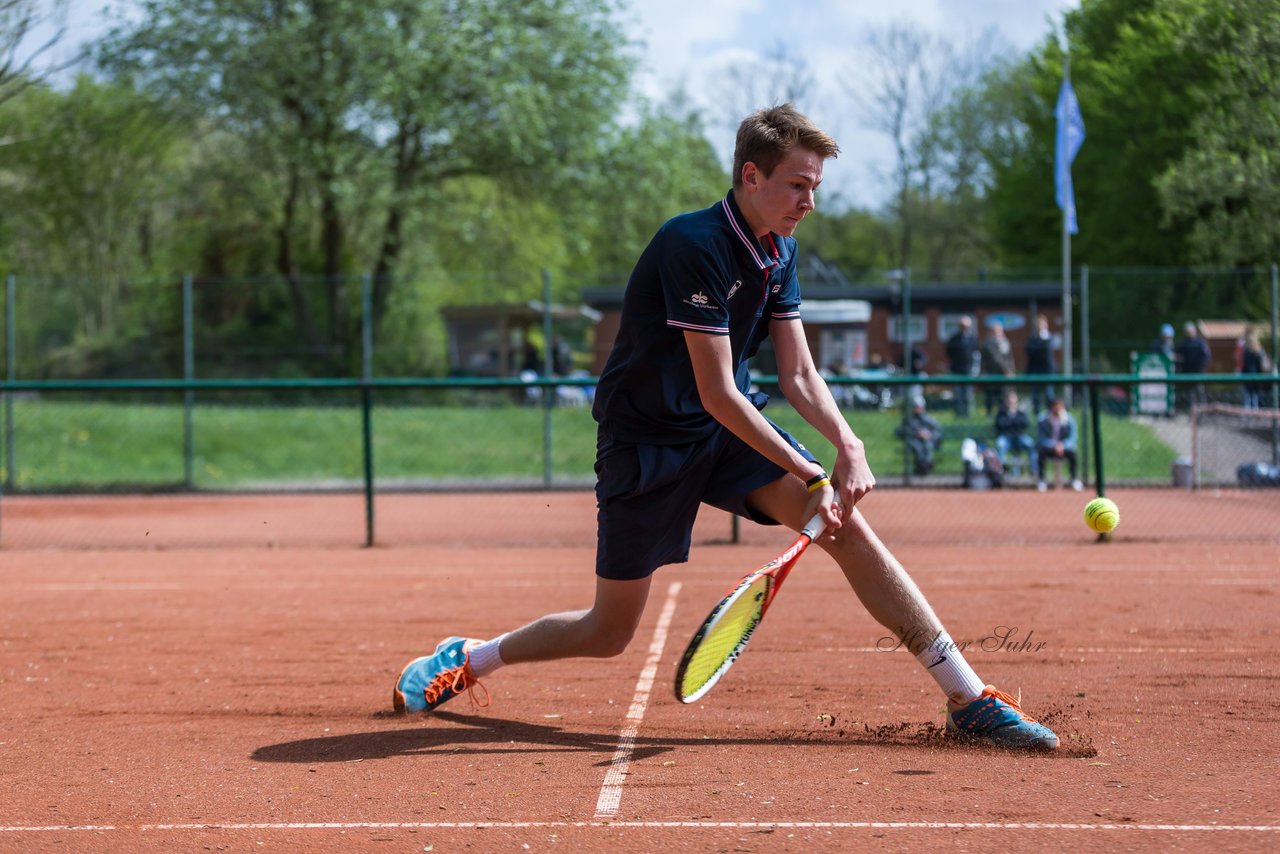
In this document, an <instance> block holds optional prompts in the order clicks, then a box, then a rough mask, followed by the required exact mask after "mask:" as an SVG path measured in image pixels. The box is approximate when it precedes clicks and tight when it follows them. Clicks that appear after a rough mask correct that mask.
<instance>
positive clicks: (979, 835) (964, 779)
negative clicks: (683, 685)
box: [0, 490, 1280, 852]
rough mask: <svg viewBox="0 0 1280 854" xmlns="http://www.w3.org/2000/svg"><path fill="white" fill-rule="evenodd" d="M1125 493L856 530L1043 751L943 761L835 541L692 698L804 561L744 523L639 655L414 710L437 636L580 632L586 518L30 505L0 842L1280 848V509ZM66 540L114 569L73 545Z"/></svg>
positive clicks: (587, 552) (499, 512) (507, 499)
mask: <svg viewBox="0 0 1280 854" xmlns="http://www.w3.org/2000/svg"><path fill="white" fill-rule="evenodd" d="M1111 496H1112V497H1113V498H1115V499H1116V500H1117V501H1118V502H1119V504H1120V506H1121V508H1122V525H1121V528H1120V529H1119V530H1118V531H1117V533H1116V536H1115V539H1114V540H1113V541H1112V542H1109V543H1098V542H1096V541H1095V540H1094V538H1093V536H1092V535H1091V534H1090V532H1088V531H1087V530H1086V529H1085V528H1084V526H1083V524H1082V523H1081V522H1080V521H1079V505H1080V504H1081V501H1080V496H1078V495H1075V494H1071V493H1065V494H1064V493H1049V494H1046V495H1040V496H1036V495H1028V494H1027V493H1025V492H1012V491H1011V492H1007V493H1004V494H998V493H990V494H987V495H983V496H981V498H980V499H979V500H977V501H975V499H974V497H973V495H972V494H971V493H965V492H959V491H938V492H922V491H907V490H898V491H888V490H886V491H883V492H879V493H876V494H874V495H873V496H872V497H871V498H869V499H868V500H867V502H866V503H865V504H864V509H865V512H866V514H867V516H868V517H869V518H870V519H871V520H872V522H873V524H875V525H876V526H877V527H878V528H879V529H880V531H881V534H882V536H883V537H884V539H886V541H888V542H889V544H890V545H891V546H892V547H894V549H895V551H896V552H897V554H898V555H899V557H900V558H901V559H902V560H903V562H904V563H905V564H906V565H907V566H908V568H909V569H910V570H911V571H912V573H913V575H914V576H915V577H916V579H917V580H918V581H919V583H920V584H921V586H922V587H923V588H924V590H925V591H926V593H927V594H928V595H929V597H930V599H931V601H932V602H933V604H934V606H935V608H936V609H937V610H938V611H939V613H940V615H941V616H942V618H943V620H944V622H946V623H947V625H948V627H949V629H950V632H951V634H952V636H953V637H954V638H955V639H956V640H957V641H965V640H968V641H970V642H971V646H970V647H969V649H968V657H969V659H970V661H971V662H972V663H973V664H974V666H975V668H976V669H977V671H978V672H979V674H980V675H982V676H983V677H984V678H985V679H987V680H988V681H990V682H993V683H995V684H997V685H998V686H1000V687H1001V688H1003V689H1004V690H1006V691H1009V692H1010V693H1014V694H1017V693H1018V692H1019V691H1020V692H1021V693H1022V696H1023V700H1024V705H1025V707H1026V708H1027V710H1028V711H1029V712H1030V713H1032V714H1033V715H1036V716H1037V717H1040V718H1041V719H1042V720H1044V721H1045V722H1047V723H1049V724H1050V725H1051V726H1053V727H1054V728H1055V729H1056V730H1057V732H1058V734H1059V735H1060V736H1061V738H1062V745H1061V748H1060V749H1059V750H1058V751H1057V753H1056V754H1054V755H1021V754H1012V753H1007V752H1001V751H997V750H994V749H986V748H980V747H974V746H961V745H956V744H953V743H949V742H947V741H945V740H944V739H943V737H942V734H941V725H942V713H941V709H942V701H941V698H940V696H939V694H938V692H937V690H936V689H935V687H934V686H933V683H932V682H931V681H930V680H929V679H928V678H927V677H926V675H925V674H924V673H923V672H922V671H921V670H920V668H919V667H918V665H917V664H916V663H915V661H914V660H913V659H912V658H911V656H910V655H909V654H908V653H907V652H905V651H888V650H887V649H886V647H889V646H892V645H893V644H892V643H888V642H886V641H885V640H884V638H885V637H886V635H887V632H886V631H885V630H884V629H882V628H880V627H879V626H877V625H876V624H875V623H874V622H872V620H871V619H870V618H869V617H868V616H867V615H866V614H865V612H863V610H862V609H861V607H860V606H859V605H858V603H857V602H856V600H855V599H854V598H853V596H852V594H851V593H850V592H849V590H848V588H847V586H846V584H845V582H844V580H843V579H842V577H841V576H840V575H839V573H838V571H837V570H836V568H835V566H834V564H833V563H832V562H831V561H830V560H829V559H828V558H827V557H826V556H825V555H824V554H822V553H821V552H819V551H816V550H815V551H813V552H811V553H810V554H809V555H807V556H806V557H805V558H804V560H803V561H802V563H801V565H800V566H799V567H798V568H797V570H796V572H795V573H793V574H792V576H791V578H790V580H789V581H788V582H787V587H786V589H785V590H784V591H783V593H782V595H781V596H780V597H779V599H778V601H777V602H776V603H775V605H774V607H773V608H772V610H771V611H770V613H769V617H768V619H767V620H766V621H765V623H764V625H763V626H762V628H761V629H760V631H759V632H758V634H757V635H756V638H755V639H754V640H753V641H752V645H751V648H750V649H749V650H748V652H747V654H746V655H745V656H744V657H743V658H742V659H741V660H740V661H739V662H738V664H737V665H736V666H735V667H734V669H733V670H732V671H731V672H730V673H729V674H728V675H727V676H726V677H725V679H724V680H723V681H722V682H721V683H720V685H719V686H718V687H717V688H716V689H715V690H714V691H712V693H711V694H710V695H708V696H707V697H706V698H705V699H704V700H703V701H701V702H699V703H697V704H694V705H691V706H682V705H680V704H678V703H677V702H676V701H675V700H674V699H673V697H672V693H671V687H670V683H671V679H672V676H673V673H674V668H675V663H676V660H677V659H678V657H679V655H680V652H681V651H682V649H683V647H684V644H685V642H686V641H687V639H688V637H689V636H690V634H691V633H692V632H693V631H694V629H695V628H696V626H697V625H698V623H699V622H700V621H701V619H702V618H703V616H704V615H705V613H706V611H707V609H708V608H709V607H710V606H711V605H712V604H713V603H714V602H715V600H716V599H717V598H718V597H719V595H720V594H721V593H723V592H724V590H725V589H726V588H727V587H728V586H729V585H730V584H731V583H732V581H733V580H734V579H736V578H737V577H738V576H739V575H741V574H742V573H743V572H745V571H746V570H748V569H751V568H754V566H755V565H758V564H759V563H761V562H763V561H764V560H766V559H768V558H770V557H772V556H773V555H774V554H775V553H777V552H778V551H780V550H781V549H782V548H783V547H785V546H786V545H787V544H788V543H789V542H790V540H791V537H790V536H788V535H787V534H786V533H785V532H783V531H780V530H776V529H775V530H767V529H760V528H755V527H752V526H750V525H744V527H743V536H742V539H741V541H740V542H739V543H737V544H731V543H729V542H727V534H728V531H729V524H728V522H727V519H726V517H725V516H723V515H722V514H719V513H718V512H709V511H708V512H705V513H704V516H703V518H702V519H701V520H700V522H699V529H698V531H697V537H696V544H695V548H694V553H693V559H692V561H691V563H689V564H687V565H684V566H677V567H668V568H665V569H663V570H661V571H659V573H658V575H657V576H656V579H655V583H654V587H653V594H652V600H651V603H650V608H649V610H648V612H647V614H646V616H645V620H644V623H643V624H642V626H641V629H640V632H639V634H638V635H637V639H636V642H635V643H634V644H633V646H632V648H631V649H630V650H629V651H628V652H627V653H626V654H624V655H622V656H620V657H618V658H616V659H611V660H607V661H602V662H592V663H587V662H560V663H555V664H548V665H541V666H526V667H513V668H507V669H504V670H502V671H499V672H498V673H495V674H493V675H492V676H491V677H489V678H488V679H487V680H486V685H487V687H488V690H489V692H490V693H491V695H492V703H491V705H489V706H488V708H478V707H474V706H473V705H472V704H471V703H470V702H469V701H468V700H467V699H466V698H465V697H463V698H458V699H456V700H454V701H452V702H451V703H449V704H448V705H447V706H445V707H443V710H442V711H441V712H438V713H436V714H435V715H433V716H429V717H427V716H414V717H397V716H393V715H390V714H389V713H388V711H389V709H390V689H391V685H392V682H393V680H394V679H395V677H396V676H397V674H398V672H399V670H400V668H401V667H402V666H403V664H404V663H405V662H406V661H407V660H408V659H409V658H411V657H413V656H416V655H419V654H422V653H423V652H425V651H429V650H430V648H431V647H433V646H434V645H435V643H436V642H437V641H438V640H439V639H440V638H441V637H443V636H445V635H447V634H451V633H462V634H469V635H476V636H489V635H492V634H496V633H498V632H501V631H503V630H506V629H508V628H511V627H513V626H514V625H515V624H517V623H520V622H523V621H525V620H527V619H529V618H531V617H534V616H537V615H540V614H542V613H544V612H547V611H551V610H561V609H568V608H577V607H583V606H585V605H586V604H587V603H589V600H590V594H591V591H592V587H593V576H592V567H593V545H594V502H593V498H592V496H591V495H590V494H589V493H585V492H582V493H580V492H552V493H535V494H528V493H526V494H516V495H499V494H470V495H398V496H386V497H383V498H380V499H379V504H378V507H379V516H378V530H379V536H378V540H379V543H381V545H379V546H377V547H374V548H361V547H359V546H358V545H357V543H359V542H360V540H361V536H362V523H363V519H362V516H361V511H360V502H359V499H358V498H355V497H352V496H347V495H335V496H274V497H273V496H262V497H245V496H241V497H225V498H224V497H174V496H167V497H153V498H146V499H133V498H100V499H82V498H76V499H56V498H7V499H6V503H5V509H4V512H5V516H4V524H5V526H6V528H5V530H6V534H5V542H6V547H5V549H4V550H3V551H2V552H0V564H2V565H3V572H2V573H0V591H2V594H0V595H2V596H3V601H4V603H5V607H4V610H3V617H2V618H0V619H2V620H3V622H2V624H0V625H2V629H0V681H2V682H3V685H2V686H0V717H2V718H3V726H2V727H0V731H2V733H3V734H2V735H0V758H2V761H0V777H2V778H3V781H4V787H5V791H6V797H5V798H4V799H3V800H2V801H0V849H4V850H12V851H45V850H76V851H135V850H150V851H172V850H184V851H202V850H211V851H219V850H226V851H248V850H253V851H258V850H280V849H305V850H308V851H350V850H370V851H426V850H430V851H434V852H446V851H463V850H470V851H516V852H521V851H554V850H571V851H604V850H609V851H654V850H658V849H660V848H667V849H670V850H701V851H777V850H784V851H785V850H796V851H844V850H860V849H867V848H871V847H877V848H878V847H885V848H893V849H917V850H925V849H935V848H937V847H939V846H942V845H948V846H950V845H959V846H962V847H964V848H967V849H970V850H991V849H995V848H997V847H999V848H1005V849H1010V850H1028V849H1029V850H1055V851H1057V850H1114V849H1121V848H1122V849H1126V850H1138V851H1174V850H1186V851H1192V850H1203V849H1205V848H1207V847H1209V846H1213V847H1214V848H1215V849H1216V850H1223V851H1245V850H1274V849H1275V848H1276V846H1277V845H1280V807H1278V806H1277V802H1278V798H1277V794H1278V790H1280V786H1278V785H1277V783H1276V782H1275V776H1274V772H1275V745H1276V744H1277V743H1280V712H1277V702H1278V701H1280V691H1278V690H1277V686H1278V679H1280V665H1277V663H1276V661H1277V659H1276V650H1275V645H1276V626H1277V619H1276V616H1277V613H1280V609H1278V607H1277V606H1278V605H1280V601H1278V597H1277V594H1278V593H1280V583H1278V582H1280V571H1278V570H1280V558H1278V557H1277V554H1280V551H1278V549H1277V545H1276V539H1275V532H1276V531H1278V530H1280V503H1277V502H1276V501H1275V498H1274V497H1273V496H1266V497H1265V499H1261V498H1257V497H1250V496H1248V495H1245V496H1231V495H1227V496H1219V500H1222V501H1228V502H1231V501H1242V502H1251V503H1250V512H1248V513H1232V512H1215V513H1211V514H1210V513H1200V512H1197V508H1203V505H1202V504H1201V505H1196V504H1193V505H1192V506H1186V504H1185V503H1186V502H1203V501H1205V500H1206V498H1205V496H1203V495H1200V494H1193V493H1188V492H1174V491H1168V490H1166V491H1150V492H1139V491H1135V492H1132V493H1126V492H1124V491H1122V490H1121V491H1116V492H1113V493H1112V494H1111ZM1029 500H1033V501H1039V502H1047V503H1048V504H1047V505H1046V506H1051V505H1052V503H1054V502H1057V503H1058V504H1059V505H1060V512H1058V513H1055V514H1052V515H1051V518H1053V519H1060V520H1061V521H1060V523H1058V522H1055V523H1050V524H1046V523H1045V521H1044V516H1043V515H1037V516H1035V517H1034V521H1032V520H1031V518H1030V517H1028V514H1025V513H1019V512H1015V511H1016V508H1017V507H1018V506H1019V505H1018V503H1019V502H1026V501H1029ZM1259 501H1261V502H1262V503H1261V505H1259V504H1258V503H1257V502H1259ZM1259 507H1261V508H1262V509H1261V510H1260V509H1259ZM1260 513H1261V514H1263V515H1262V516H1261V518H1262V519H1264V520H1269V521H1263V522H1262V523H1261V524H1262V527H1260V523H1259V518H1260V516H1259V514H1260ZM1267 514H1270V515H1267ZM1168 519H1176V520H1177V523H1176V524H1171V523H1169V522H1166V521H1165V520H1168ZM1233 519H1236V520H1241V521H1237V522H1235V523H1234V524H1235V526H1236V527H1235V528H1234V529H1233V527H1232V526H1233V522H1232V520H1233ZM1022 520H1027V521H1022ZM1188 520H1190V521H1188ZM1246 520H1247V521H1246ZM55 524H56V525H60V526H62V527H63V529H64V530H65V528H66V526H67V525H68V524H73V525H76V526H79V527H80V528H81V529H83V530H86V531H88V530H90V529H91V530H92V537H86V542H88V541H90V540H91V541H92V543H93V545H80V546H77V547H73V548H67V547H61V548H59V547H54V546H53V544H52V538H51V537H46V536H44V535H43V534H42V531H44V530H45V529H44V528H43V527H42V526H46V525H49V526H52V525H55Z"/></svg>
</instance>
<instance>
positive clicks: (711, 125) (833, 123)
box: [29, 0, 1079, 208]
mask: <svg viewBox="0 0 1280 854" xmlns="http://www.w3.org/2000/svg"><path fill="white" fill-rule="evenodd" d="M39 2H43V3H46V4H48V5H49V6H50V7H52V5H53V3H54V2H55V0H39ZM622 2H623V3H624V4H625V5H624V7H623V8H622V10H621V11H620V12H619V21H620V22H621V24H622V25H623V30H624V32H625V33H626V34H627V37H628V38H629V39H630V40H631V41H632V42H634V43H636V45H637V46H636V48H635V51H636V59H637V63H638V66H637V78H636V85H637V88H638V90H639V92H640V93H641V94H642V95H644V96H645V97H646V98H647V99H649V100H651V101H653V102H654V103H657V104H663V103H665V102H666V101H667V100H668V98H669V96H670V95H671V93H672V92H673V91H674V90H676V89H680V90H681V91H683V92H684V93H685V95H686V96H687V98H688V99H689V102H690V104H691V106H694V107H698V108H700V109H701V110H702V111H703V113H704V115H705V116H706V117H707V120H708V131H709V134H710V136H711V141H712V143H713V144H714V145H715V148H716V151H717V154H718V155H719V156H720V158H721V160H722V162H724V164H725V167H726V169H727V168H728V166H729V161H730V158H731V157H732V153H733V127H734V125H735V123H736V118H735V117H733V116H731V115H730V114H729V113H728V111H729V110H730V109H731V108H732V107H734V106H737V105H736V104H731V103H730V102H731V101H732V100H733V98H732V97H729V96H730V95H731V89H730V87H728V84H727V83H726V80H727V76H726V69H727V68H728V67H730V66H731V65H733V64H736V63H744V62H751V61H753V60H759V59H761V58H763V57H767V56H769V55H770V54H775V53H777V52H778V51H779V50H781V51H783V52H784V53H785V54H786V56H788V57H791V58H798V59H801V60H802V61H803V62H804V65H805V69H806V71H807V73H808V74H809V75H810V76H811V77H812V79H813V86H812V87H811V88H810V90H809V91H810V93H811V95H810V99H809V100H811V101H812V103H806V104H800V105H798V106H800V107H801V108H802V109H804V110H805V112H806V113H808V115H809V116H810V117H811V118H813V119H814V121H815V122H817V123H818V124H819V125H820V126H821V127H823V128H824V129H825V130H827V131H828V132H830V133H832V134H833V135H834V136H835V137H836V139H837V140H838V141H839V142H840V146H841V149H842V152H841V155H840V157H839V158H838V159H837V160H835V161H831V162H829V163H828V164H827V166H826V174H825V183H824V189H825V190H827V191H828V192H830V191H834V192H835V193H838V194H839V196H840V198H841V199H842V200H843V201H844V202H846V203H851V204H855V205H858V206H861V207H869V208H876V207H879V206H881V205H882V204H883V203H884V199H885V198H886V197H887V195H888V186H889V185H888V181H887V175H888V171H889V168H890V166H891V165H892V148H891V146H890V143H889V140H888V138H887V137H886V136H885V135H884V134H882V133H879V132H877V131H875V130H874V129H873V128H872V127H871V126H870V123H869V121H868V117H867V115H866V108H865V106H864V105H862V104H860V103H859V101H858V100H857V99H856V98H855V97H854V95H853V94H852V87H851V83H855V82H856V81H858V80H859V79H861V78H862V77H863V76H865V73H866V67H865V62H863V63H862V64H860V58H862V59H864V60H865V56H866V38H867V35H868V33H869V32H870V31H871V30H872V29H873V28H875V27H882V26H885V25H887V24H889V23H906V24H910V25H913V26H915V27H917V28H919V29H921V30H924V31H927V32H929V33H932V34H934V35H936V36H939V37H942V38H944V39H948V40H951V41H952V42H958V43H963V42H967V41H972V40H975V39H976V38H977V37H978V36H979V35H980V34H981V33H983V32H984V31H986V30H988V29H993V30H994V31H995V33H996V35H997V38H998V40H999V42H1001V43H1003V44H1004V45H1005V47H1006V49H1007V50H1008V51H1010V52H1012V53H1013V54H1014V55H1017V54H1021V53H1025V52H1026V51H1029V50H1031V49H1032V48H1033V47H1035V46H1036V45H1038V44H1039V43H1040V42H1042V41H1043V40H1044V39H1045V38H1047V37H1048V36H1050V34H1051V33H1053V31H1054V28H1055V27H1058V26H1060V25H1061V22H1062V16H1063V14H1064V12H1065V11H1067V10H1070V9H1074V8H1077V7H1078V6H1079V0H889V1H888V2H886V0H791V2H788V3H779V2H776V0H773V2H770V0H622ZM130 8H131V5H130V3H129V0H114V2H104V0H68V15H67V21H66V23H67V33H66V36H65V37H64V39H63V44H62V45H60V46H59V48H58V52H59V53H60V54H61V55H67V54H69V53H70V52H71V51H72V49H73V48H74V47H75V46H76V45H78V44H80V43H82V42H85V41H89V40H92V39H94V38H96V37H97V36H99V35H101V34H102V33H103V32H104V31H105V29H106V25H105V24H104V18H103V13H104V11H105V10H107V9H115V10H117V11H119V10H124V11H126V12H127V11H128V10H129V9H130ZM37 35H40V34H39V33H38V34H37ZM45 37H46V38H47V35H46V36H45ZM29 41H32V40H29ZM761 106H763V105H761ZM737 118H740V117H737Z"/></svg>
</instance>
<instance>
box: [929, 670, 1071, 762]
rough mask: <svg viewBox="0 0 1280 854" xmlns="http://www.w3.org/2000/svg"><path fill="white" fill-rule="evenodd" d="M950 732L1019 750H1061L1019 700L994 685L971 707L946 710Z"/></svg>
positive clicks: (1049, 730) (1052, 734) (1049, 731)
mask: <svg viewBox="0 0 1280 854" xmlns="http://www.w3.org/2000/svg"><path fill="white" fill-rule="evenodd" d="M947 732H948V733H949V734H951V735H953V736H956V737H959V738H969V739H974V740H978V741H985V742H987V743H988V744H994V745H996V746H997V747H1011V748H1015V749H1020V750H1053V749H1054V748H1056V747H1057V746H1058V736H1057V734H1055V733H1054V731H1053V730H1051V729H1049V728H1048V727H1047V726H1045V725H1044V724H1042V723H1040V722H1038V721H1035V720H1032V719H1031V718H1030V717H1028V716H1027V714H1026V713H1025V712H1024V711H1022V707H1021V706H1019V705H1018V701H1017V700H1015V699H1014V698H1013V697H1010V696H1009V695H1008V694H1006V693H1004V692H1003V691H998V690H996V689H995V688H994V687H992V686H991V685H988V686H987V687H986V689H985V690H983V692H982V696H980V697H979V698H978V699H976V700H974V701H973V702H971V703H969V704H968V705H965V706H961V707H960V708H949V709H948V710H947Z"/></svg>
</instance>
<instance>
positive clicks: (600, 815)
mask: <svg viewBox="0 0 1280 854" xmlns="http://www.w3.org/2000/svg"><path fill="white" fill-rule="evenodd" d="M679 593H680V582H679V581H676V582H673V583H672V584H671V586H670V587H669V588H667V601H666V603H665V604H664V605H663V606H662V614H661V615H660V616H659V617H658V625H657V626H656V627H655V628H654V630H653V642H652V643H650V644H649V657H648V658H646V659H645V662H644V668H643V669H642V670H641V671H640V678H639V679H638V680H637V681H636V693H635V696H634V697H633V698H632V699H631V708H630V709H628V710H627V719H626V721H625V723H624V724H623V727H622V732H621V734H619V736H618V749H617V750H616V751H615V752H614V754H613V761H612V762H610V763H609V770H608V772H606V773H605V775H604V785H602V786H601V787H600V797H599V798H598V799H597V800H596V818H597V819H607V818H612V817H613V816H615V815H617V814H618V806H619V805H620V804H621V803H622V784H623V783H624V782H626V777H627V769H628V768H629V767H630V766H631V753H632V751H633V750H634V749H635V746H636V734H637V733H638V732H639V731H640V722H641V721H642V720H644V710H645V708H647V707H648V705H649V691H650V690H651V689H652V688H653V680H654V677H656V676H657V675H658V662H659V661H661V660H662V650H663V647H665V646H666V645H667V629H669V628H670V627H671V618H672V617H673V616H674V615H675V613H676V596H677V595H678V594H679Z"/></svg>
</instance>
